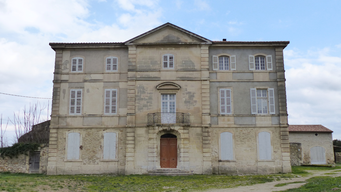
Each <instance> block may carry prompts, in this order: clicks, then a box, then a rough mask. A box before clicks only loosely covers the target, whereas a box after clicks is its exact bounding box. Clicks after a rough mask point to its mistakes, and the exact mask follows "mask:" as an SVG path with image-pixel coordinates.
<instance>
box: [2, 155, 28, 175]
mask: <svg viewBox="0 0 341 192" xmlns="http://www.w3.org/2000/svg"><path fill="white" fill-rule="evenodd" d="M28 160H29V157H28V156H27V155H23V154H22V155H19V156H18V158H15V157H14V158H12V159H11V158H9V157H5V158H4V159H3V158H1V157H0V172H11V173H28V168H29V167H28Z"/></svg>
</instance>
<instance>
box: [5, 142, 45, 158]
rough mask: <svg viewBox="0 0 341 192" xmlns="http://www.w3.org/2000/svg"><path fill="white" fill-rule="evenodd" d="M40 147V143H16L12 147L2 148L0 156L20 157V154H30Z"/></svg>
mask: <svg viewBox="0 0 341 192" xmlns="http://www.w3.org/2000/svg"><path fill="white" fill-rule="evenodd" d="M39 147H40V144H38V143H16V144H14V145H13V146H11V147H4V148H0V156H1V157H2V158H3V159H4V158H5V157H9V158H11V159H12V158H13V157H18V156H19V155H20V154H25V155H28V154H29V152H34V151H37V150H38V149H39Z"/></svg>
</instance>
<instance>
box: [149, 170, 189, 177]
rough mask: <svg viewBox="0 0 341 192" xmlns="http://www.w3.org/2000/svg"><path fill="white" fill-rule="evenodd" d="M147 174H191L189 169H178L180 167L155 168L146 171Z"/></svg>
mask: <svg viewBox="0 0 341 192" xmlns="http://www.w3.org/2000/svg"><path fill="white" fill-rule="evenodd" d="M148 175H156V176H158V175H166V176H182V175H193V173H191V172H190V171H186V170H180V169H171V168H170V169H167V168H162V169H156V170H154V171H148Z"/></svg>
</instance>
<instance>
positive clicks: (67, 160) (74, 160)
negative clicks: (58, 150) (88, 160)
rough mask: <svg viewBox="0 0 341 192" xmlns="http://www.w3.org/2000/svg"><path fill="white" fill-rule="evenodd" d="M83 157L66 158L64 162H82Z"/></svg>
mask: <svg viewBox="0 0 341 192" xmlns="http://www.w3.org/2000/svg"><path fill="white" fill-rule="evenodd" d="M82 161H83V160H81V159H64V162H82Z"/></svg>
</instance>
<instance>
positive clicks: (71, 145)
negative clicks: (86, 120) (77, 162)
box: [67, 133, 80, 160]
mask: <svg viewBox="0 0 341 192" xmlns="http://www.w3.org/2000/svg"><path fill="white" fill-rule="evenodd" d="M67 139H68V140H67V145H68V146H67V159H68V160H72V159H79V144H80V134H79V133H69V134H68V138H67Z"/></svg>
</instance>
